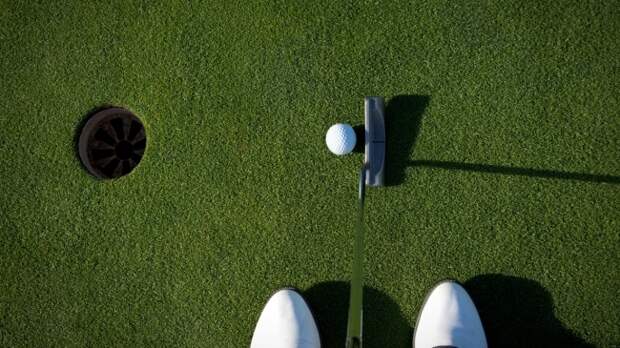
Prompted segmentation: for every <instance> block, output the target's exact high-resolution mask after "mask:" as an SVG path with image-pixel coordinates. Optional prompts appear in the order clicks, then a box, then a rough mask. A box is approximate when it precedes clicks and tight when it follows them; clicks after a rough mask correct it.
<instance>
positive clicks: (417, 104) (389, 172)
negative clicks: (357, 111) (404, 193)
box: [385, 95, 431, 186]
mask: <svg viewBox="0 0 620 348" xmlns="http://www.w3.org/2000/svg"><path fill="white" fill-rule="evenodd" d="M430 99H431V98H430V97H429V96H427V95H398V96H395V97H393V98H392V99H390V100H389V101H388V103H387V105H386V107H385V122H386V125H385V127H386V129H385V132H386V139H387V142H386V168H385V175H386V176H385V185H386V186H395V185H399V184H402V183H403V181H404V180H405V170H406V169H407V166H408V164H409V157H410V154H411V153H412V152H413V150H414V146H415V142H416V139H417V138H418V135H419V134H420V128H421V126H422V115H423V114H424V110H425V109H426V107H427V106H428V104H429V102H430Z"/></svg>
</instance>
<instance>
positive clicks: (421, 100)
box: [355, 95, 620, 186]
mask: <svg viewBox="0 0 620 348" xmlns="http://www.w3.org/2000/svg"><path fill="white" fill-rule="evenodd" d="M429 102H430V96H424V95H399V96H396V97H393V98H392V99H390V100H389V102H388V103H387V106H386V109H385V118H386V137H387V144H386V151H387V154H386V177H385V184H386V186H394V185H399V184H402V183H403V181H404V179H405V170H406V169H407V168H408V167H418V168H441V169H446V170H460V171H468V172H479V173H489V174H502V175H520V176H528V177H532V178H543V179H560V180H573V181H583V182H591V183H606V184H620V176H617V175H607V174H590V173H579V172H566V171H559V170H550V169H537V168H523V167H509V166H502V165H493V164H485V163H464V162H453V161H436V160H427V159H420V160H410V157H411V156H410V155H411V154H412V153H413V151H414V147H415V142H416V140H417V138H418V136H419V134H420V129H421V126H422V116H423V115H424V111H425V109H426V107H427V106H428V104H429ZM355 131H356V134H357V135H358V138H359V139H363V135H364V126H363V125H361V126H357V127H355ZM358 143H361V144H362V145H361V147H357V148H356V151H357V152H361V153H363V152H364V147H363V141H360V142H358Z"/></svg>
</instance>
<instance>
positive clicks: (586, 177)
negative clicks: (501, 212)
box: [409, 160, 620, 184]
mask: <svg viewBox="0 0 620 348" xmlns="http://www.w3.org/2000/svg"><path fill="white" fill-rule="evenodd" d="M409 166H410V167H427V168H441V169H448V170H462V171H466V172H479V173H491V174H503V175H521V176H529V177H532V178H544V179H562V180H576V181H586V182H593V183H607V184H620V176H615V175H599V174H588V173H576V172H562V171H559V170H547V169H534V168H522V167H507V166H498V165H491V164H481V163H463V162H450V161H432V160H415V161H409Z"/></svg>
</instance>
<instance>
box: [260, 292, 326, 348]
mask: <svg viewBox="0 0 620 348" xmlns="http://www.w3.org/2000/svg"><path fill="white" fill-rule="evenodd" d="M250 347H251V348H267V347H269V348H319V347H320V341H319V333H318V329H317V327H316V323H315V322H314V318H313V317H312V313H311V312H310V308H309V307H308V305H307V304H306V302H305V301H304V299H303V298H302V297H301V295H300V294H299V293H297V292H296V291H294V290H290V289H283V290H280V291H278V292H276V293H275V294H274V295H273V296H271V298H270V299H269V301H268V302H267V304H266V305H265V308H264V309H263V312H262V313H261V315H260V318H259V320H258V323H257V324H256V329H255V330H254V335H253V337H252V343H251V345H250Z"/></svg>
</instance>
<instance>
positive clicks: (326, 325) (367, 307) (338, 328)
mask: <svg viewBox="0 0 620 348" xmlns="http://www.w3.org/2000/svg"><path fill="white" fill-rule="evenodd" d="M303 295H304V298H305V299H306V301H307V302H308V305H309V306H310V308H311V309H312V312H313V314H314V318H315V320H316V323H317V326H318V328H319V333H320V335H321V346H322V347H324V348H329V347H338V348H341V347H344V344H345V340H346V334H347V315H348V311H349V283H347V282H343V281H330V282H323V283H319V284H316V285H313V286H312V287H310V288H309V289H307V290H306V291H304V292H303ZM412 333H413V330H412V328H411V327H410V326H409V322H408V321H407V319H406V318H405V317H404V316H403V314H402V312H401V310H400V307H399V306H398V305H397V304H396V302H394V300H392V299H391V298H390V297H389V296H388V295H386V294H385V293H383V292H382V291H380V290H377V289H374V288H370V287H364V334H363V335H364V336H363V341H364V342H363V343H364V347H367V348H372V347H395V348H397V347H410V346H411V337H412Z"/></svg>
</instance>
